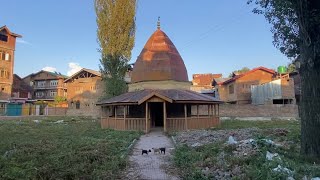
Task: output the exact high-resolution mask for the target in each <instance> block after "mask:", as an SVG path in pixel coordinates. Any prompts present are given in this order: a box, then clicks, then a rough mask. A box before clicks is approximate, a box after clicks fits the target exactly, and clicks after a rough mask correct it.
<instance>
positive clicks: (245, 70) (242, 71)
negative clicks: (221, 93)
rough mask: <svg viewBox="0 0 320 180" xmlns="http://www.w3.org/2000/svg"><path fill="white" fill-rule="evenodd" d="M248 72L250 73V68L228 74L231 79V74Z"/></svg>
mask: <svg viewBox="0 0 320 180" xmlns="http://www.w3.org/2000/svg"><path fill="white" fill-rule="evenodd" d="M248 71H250V68H248V67H243V68H242V69H239V70H236V71H233V72H232V73H230V74H229V77H232V76H233V74H243V73H245V72H248Z"/></svg>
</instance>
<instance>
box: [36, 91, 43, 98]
mask: <svg viewBox="0 0 320 180" xmlns="http://www.w3.org/2000/svg"><path fill="white" fill-rule="evenodd" d="M42 96H44V92H36V97H37V98H40V97H42Z"/></svg>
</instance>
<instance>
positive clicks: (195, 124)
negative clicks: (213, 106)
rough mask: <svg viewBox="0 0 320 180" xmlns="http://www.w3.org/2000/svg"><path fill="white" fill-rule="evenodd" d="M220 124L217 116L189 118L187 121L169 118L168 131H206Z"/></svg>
mask: <svg viewBox="0 0 320 180" xmlns="http://www.w3.org/2000/svg"><path fill="white" fill-rule="evenodd" d="M186 122H187V125H186V124H185V123H186ZM219 123H220V121H219V117H217V116H205V117H188V118H187V121H186V119H185V118H167V130H168V131H181V130H186V129H204V128H208V127H214V126H217V125H218V124H219Z"/></svg>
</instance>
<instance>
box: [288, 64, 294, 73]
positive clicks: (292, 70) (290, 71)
mask: <svg viewBox="0 0 320 180" xmlns="http://www.w3.org/2000/svg"><path fill="white" fill-rule="evenodd" d="M287 71H288V73H292V72H295V71H296V66H295V65H294V64H293V63H290V64H288V66H287Z"/></svg>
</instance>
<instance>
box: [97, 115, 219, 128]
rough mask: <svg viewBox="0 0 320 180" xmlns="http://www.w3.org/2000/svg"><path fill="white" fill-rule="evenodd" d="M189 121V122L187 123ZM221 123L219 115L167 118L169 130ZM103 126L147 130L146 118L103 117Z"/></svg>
mask: <svg viewBox="0 0 320 180" xmlns="http://www.w3.org/2000/svg"><path fill="white" fill-rule="evenodd" d="M186 123H187V124H186ZM219 123H220V121H219V117H217V116H205V117H201V116H200V117H188V118H187V119H185V118H167V120H166V124H167V128H166V129H167V131H182V130H186V129H205V128H209V127H214V126H217V125H218V124H219ZM101 127H102V128H112V129H117V130H138V131H145V130H146V119H145V118H123V117H121V118H114V117H102V118H101ZM149 130H150V120H149V121H148V131H149Z"/></svg>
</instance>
